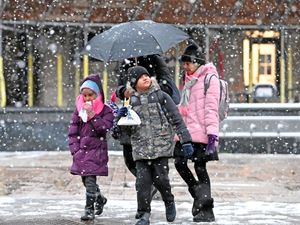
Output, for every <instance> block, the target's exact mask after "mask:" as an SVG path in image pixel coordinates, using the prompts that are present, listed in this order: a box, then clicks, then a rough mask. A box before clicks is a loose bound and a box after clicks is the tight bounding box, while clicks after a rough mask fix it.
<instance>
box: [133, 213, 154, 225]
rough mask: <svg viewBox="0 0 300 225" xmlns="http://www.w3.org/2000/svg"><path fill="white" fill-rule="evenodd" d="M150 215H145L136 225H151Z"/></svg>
mask: <svg viewBox="0 0 300 225" xmlns="http://www.w3.org/2000/svg"><path fill="white" fill-rule="evenodd" d="M149 218H150V213H144V214H143V215H142V216H141V218H140V219H139V220H138V221H137V222H136V224H135V225H149V224H150V220H149Z"/></svg>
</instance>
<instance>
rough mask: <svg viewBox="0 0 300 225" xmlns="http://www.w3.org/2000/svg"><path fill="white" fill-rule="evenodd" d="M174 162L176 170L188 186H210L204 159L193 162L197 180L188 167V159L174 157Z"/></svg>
mask: <svg viewBox="0 0 300 225" xmlns="http://www.w3.org/2000/svg"><path fill="white" fill-rule="evenodd" d="M174 163H175V167H176V170H177V172H178V173H179V174H180V176H181V177H182V179H183V180H184V181H185V182H186V183H187V185H188V186H189V187H193V186H195V185H198V184H207V185H209V187H210V179H209V176H208V173H207V169H206V161H195V162H194V169H195V172H196V174H197V177H198V181H197V180H196V178H195V177H194V175H193V173H192V171H191V170H190V169H189V167H188V160H187V159H186V158H183V157H176V158H175V162H174Z"/></svg>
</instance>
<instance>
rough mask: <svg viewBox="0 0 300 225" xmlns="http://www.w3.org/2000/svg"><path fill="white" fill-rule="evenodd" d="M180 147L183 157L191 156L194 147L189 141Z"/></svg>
mask: <svg viewBox="0 0 300 225" xmlns="http://www.w3.org/2000/svg"><path fill="white" fill-rule="evenodd" d="M182 149H183V154H184V157H185V158H190V157H192V155H193V153H194V149H193V146H192V144H191V143H185V144H183V145H182Z"/></svg>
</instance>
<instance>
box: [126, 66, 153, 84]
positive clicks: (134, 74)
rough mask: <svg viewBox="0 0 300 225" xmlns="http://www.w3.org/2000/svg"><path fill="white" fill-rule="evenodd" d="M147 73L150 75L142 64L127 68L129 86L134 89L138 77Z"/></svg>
mask: <svg viewBox="0 0 300 225" xmlns="http://www.w3.org/2000/svg"><path fill="white" fill-rule="evenodd" d="M143 74H147V75H148V76H149V77H150V74H149V72H148V70H147V69H146V68H145V67H142V66H134V67H130V68H129V69H128V75H129V81H130V86H131V87H132V88H134V89H135V86H136V83H137V81H138V80H139V78H140V77H141V76H142V75H143Z"/></svg>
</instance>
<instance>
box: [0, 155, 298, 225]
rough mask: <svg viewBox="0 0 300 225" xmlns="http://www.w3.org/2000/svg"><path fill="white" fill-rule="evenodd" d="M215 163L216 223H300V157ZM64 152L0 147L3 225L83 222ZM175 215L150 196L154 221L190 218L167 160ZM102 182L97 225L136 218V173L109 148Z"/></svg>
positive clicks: (187, 200)
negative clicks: (169, 215)
mask: <svg viewBox="0 0 300 225" xmlns="http://www.w3.org/2000/svg"><path fill="white" fill-rule="evenodd" d="M220 159H221V160H220V161H219V162H210V163H209V164H208V171H209V174H210V176H211V182H212V194H213V197H214V199H215V208H214V212H215V216H216V222H214V223H210V224H300V156H299V155H249V154H220ZM70 163H71V157H70V155H69V153H68V152H67V151H66V152H19V153H8V152H0V224H1V225H6V224H7V225H8V224H9V225H19V224H22V225H26V224H33V225H34V224H61V225H63V224H84V223H82V222H81V221H80V215H81V213H82V212H83V207H84V189H83V187H82V185H81V181H80V178H79V177H77V176H72V175H70V174H69V172H68V167H69V166H70ZM170 179H171V184H172V187H173V189H172V190H173V193H174V195H175V199H176V206H177V218H176V220H175V222H173V223H167V222H166V219H165V215H164V213H165V212H164V205H163V202H162V201H161V200H159V199H156V200H154V201H153V202H152V215H151V224H153V225H160V224H174V225H179V224H196V223H193V222H192V216H191V212H190V211H191V207H192V198H191V197H190V195H189V193H188V192H187V188H186V186H185V185H184V183H183V182H182V180H181V178H180V177H179V176H178V174H177V172H176V170H175V169H174V166H173V164H172V161H170ZM98 183H99V184H100V188H101V190H102V192H103V193H104V195H105V196H106V197H107V198H108V203H107V205H106V206H105V208H104V212H103V214H102V215H101V216H100V217H97V218H96V220H95V222H94V223H93V224H95V225H97V224H101V225H117V224H124V225H127V224H134V223H135V219H134V215H135V212H136V195H135V190H134V177H133V176H132V175H131V174H130V173H129V172H128V170H127V169H126V167H125V165H124V163H123V158H122V156H121V153H120V152H110V162H109V176H108V177H105V178H100V179H99V181H98Z"/></svg>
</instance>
